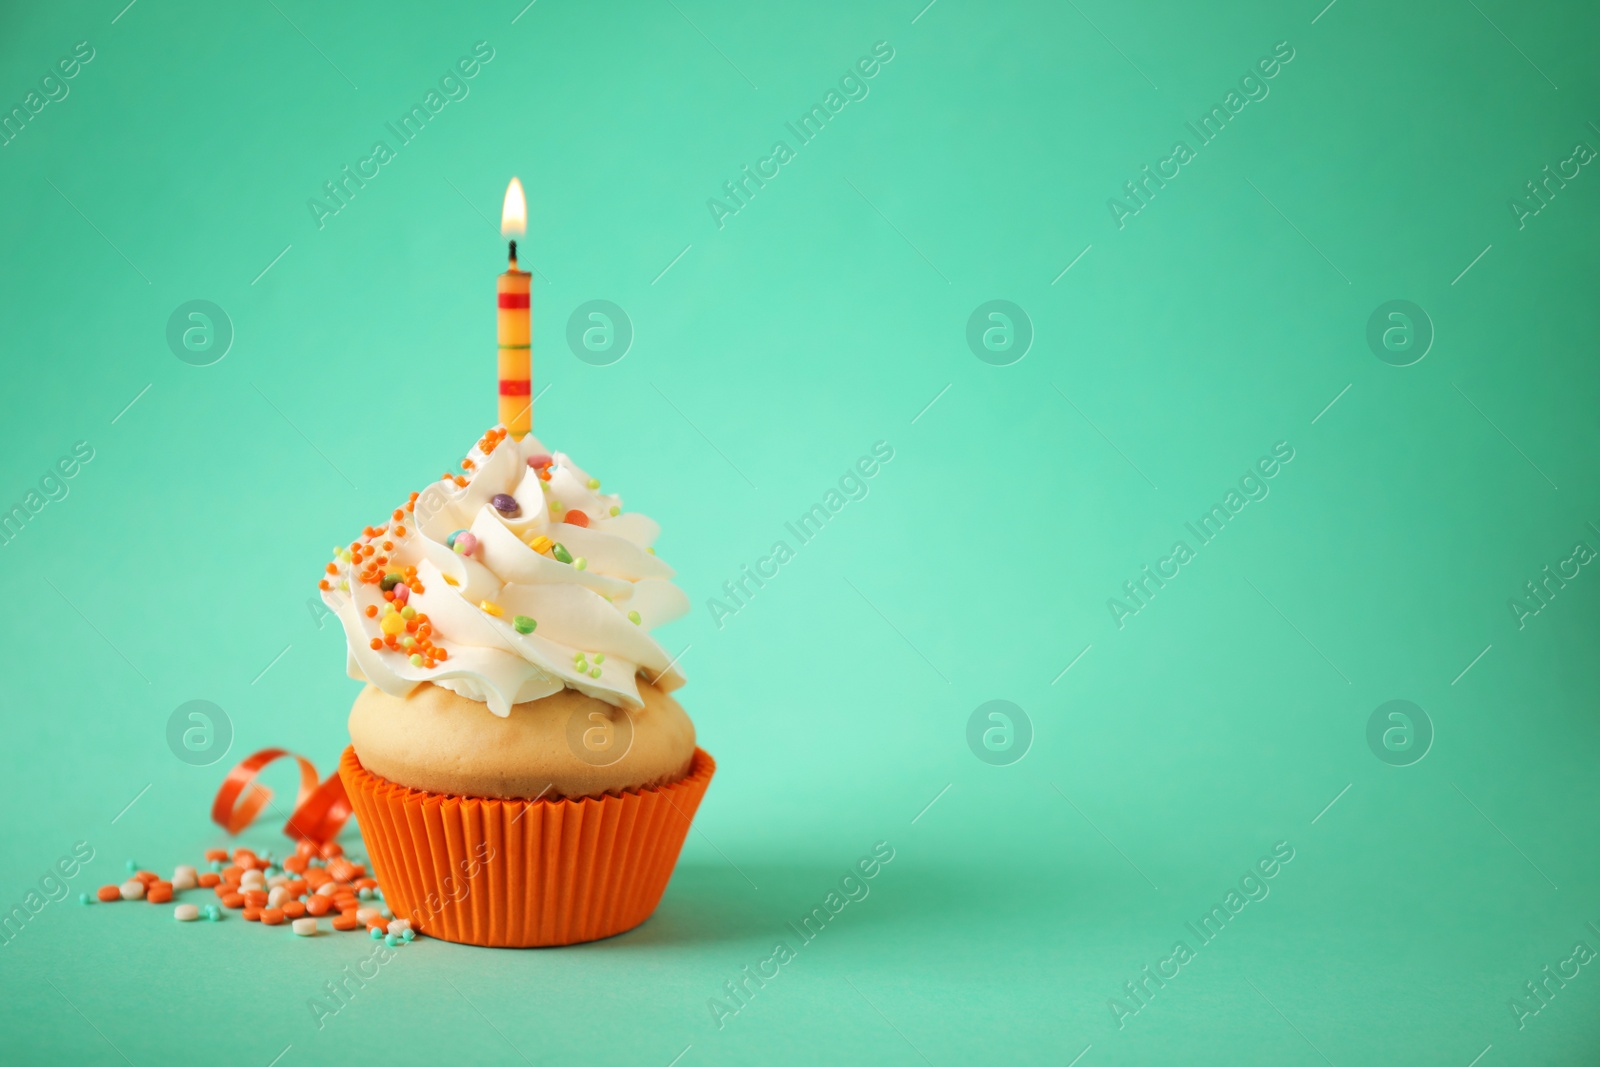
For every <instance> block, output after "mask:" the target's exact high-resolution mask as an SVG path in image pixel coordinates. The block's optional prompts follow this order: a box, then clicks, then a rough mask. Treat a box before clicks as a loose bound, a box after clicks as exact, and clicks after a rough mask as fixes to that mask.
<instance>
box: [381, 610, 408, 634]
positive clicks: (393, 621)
mask: <svg viewBox="0 0 1600 1067" xmlns="http://www.w3.org/2000/svg"><path fill="white" fill-rule="evenodd" d="M378 625H379V626H380V627H382V629H383V632H384V633H386V634H388V635H389V636H390V637H393V636H394V635H395V634H397V633H399V632H400V631H401V630H404V629H405V628H406V620H404V619H402V618H401V617H400V613H399V612H395V611H391V612H389V614H387V615H385V616H384V617H383V621H382V622H380V623H378Z"/></svg>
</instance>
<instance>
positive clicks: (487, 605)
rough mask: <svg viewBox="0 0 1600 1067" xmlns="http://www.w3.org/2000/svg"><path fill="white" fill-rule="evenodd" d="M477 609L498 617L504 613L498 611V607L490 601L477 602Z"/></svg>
mask: <svg viewBox="0 0 1600 1067" xmlns="http://www.w3.org/2000/svg"><path fill="white" fill-rule="evenodd" d="M478 607H480V608H482V609H483V610H484V611H487V612H488V613H489V614H490V615H495V616H498V615H502V614H504V612H502V611H501V610H500V605H499V604H496V603H495V602H494V601H492V600H480V601H478Z"/></svg>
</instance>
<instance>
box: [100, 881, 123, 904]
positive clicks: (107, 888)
mask: <svg viewBox="0 0 1600 1067" xmlns="http://www.w3.org/2000/svg"><path fill="white" fill-rule="evenodd" d="M94 895H95V896H97V897H99V898H100V899H101V900H102V901H105V902H106V903H108V904H109V903H110V902H111V901H113V900H121V899H122V890H120V889H118V888H117V887H116V886H114V885H103V886H101V887H100V888H99V889H96V890H95V891H94Z"/></svg>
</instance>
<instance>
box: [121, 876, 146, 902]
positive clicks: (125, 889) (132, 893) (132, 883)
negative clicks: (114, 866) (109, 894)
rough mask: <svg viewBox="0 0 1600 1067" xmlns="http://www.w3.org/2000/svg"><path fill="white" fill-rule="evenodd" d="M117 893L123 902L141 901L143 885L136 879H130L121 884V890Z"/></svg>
mask: <svg viewBox="0 0 1600 1067" xmlns="http://www.w3.org/2000/svg"><path fill="white" fill-rule="evenodd" d="M119 892H120V893H121V894H122V899H123V900H143V899H144V883H143V882H141V881H139V880H138V879H137V878H130V879H128V880H127V881H126V882H123V883H122V888H121V889H120V890H119Z"/></svg>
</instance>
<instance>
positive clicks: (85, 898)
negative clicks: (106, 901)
mask: <svg viewBox="0 0 1600 1067" xmlns="http://www.w3.org/2000/svg"><path fill="white" fill-rule="evenodd" d="M78 903H79V904H87V903H89V894H88V893H79V894H78Z"/></svg>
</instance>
